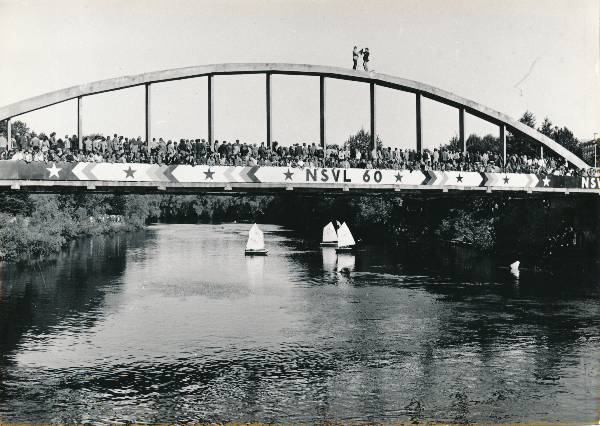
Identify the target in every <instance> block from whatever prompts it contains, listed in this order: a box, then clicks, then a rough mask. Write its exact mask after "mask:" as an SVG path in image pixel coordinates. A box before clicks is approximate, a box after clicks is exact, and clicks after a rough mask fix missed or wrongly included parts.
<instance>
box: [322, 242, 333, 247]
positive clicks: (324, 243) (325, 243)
mask: <svg viewBox="0 0 600 426" xmlns="http://www.w3.org/2000/svg"><path fill="white" fill-rule="evenodd" d="M321 247H337V242H336V241H325V242H322V243H321Z"/></svg>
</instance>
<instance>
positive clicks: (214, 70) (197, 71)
mask: <svg viewBox="0 0 600 426" xmlns="http://www.w3.org/2000/svg"><path fill="white" fill-rule="evenodd" d="M243 74H266V75H267V76H270V75H274V74H281V75H304V76H318V77H321V92H323V80H324V78H334V79H341V80H350V81H357V82H363V83H369V84H370V86H371V110H372V114H371V120H372V124H371V125H372V127H373V126H374V124H373V120H374V118H373V109H374V105H373V104H374V87H375V86H382V87H388V88H392V89H396V90H400V91H404V92H410V93H414V94H416V95H417V105H419V106H418V108H420V98H421V96H424V97H426V98H429V99H432V100H435V101H437V102H440V103H442V104H445V105H449V106H452V107H455V108H458V109H459V111H460V114H461V121H462V117H464V115H463V114H464V111H466V112H468V113H469V114H471V115H474V116H476V117H479V118H481V119H483V120H486V121H488V122H491V123H493V124H496V125H498V126H500V129H501V130H500V131H501V134H503V133H504V130H505V129H506V128H508V129H509V130H511V131H512V132H518V133H522V134H524V135H526V136H528V137H529V138H531V139H532V140H534V141H537V142H539V143H540V144H542V145H543V146H545V147H547V148H549V149H550V150H552V151H554V152H555V153H556V154H558V155H560V156H561V157H563V158H564V159H566V160H567V161H569V162H570V163H572V164H573V165H575V166H577V167H580V168H587V167H589V166H588V165H587V164H586V163H585V162H584V161H583V160H582V159H581V158H579V157H578V156H576V155H575V154H573V153H572V152H570V151H569V150H567V149H565V148H564V147H563V146H562V145H560V144H558V143H556V142H555V141H553V140H552V139H550V138H548V137H547V136H545V135H543V134H541V133H539V132H538V131H536V130H535V129H533V128H531V127H529V126H527V125H525V124H523V123H520V122H519V121H516V120H514V119H512V118H511V117H509V116H508V115H506V114H503V113H501V112H498V111H496V110H494V109H491V108H488V107H487V106H485V105H482V104H479V103H477V102H474V101H471V100H469V99H465V98H463V97H461V96H458V95H456V94H454V93H451V92H447V91H445V90H442V89H439V88H437V87H433V86H429V85H427V84H424V83H420V82H418V81H414V80H408V79H404V78H400V77H394V76H391V75H386V74H380V73H375V72H365V71H356V70H351V69H347V68H340V67H331V66H322V65H309V64H285V63H226V64H212V65H201V66H193V67H185V68H175V69H170V70H162V71H154V72H148V73H142V74H137V75H129V76H122V77H116V78H110V79H106V80H99V81H95V82H92V83H87V84H82V85H79V86H72V87H68V88H65V89H61V90H57V91H54V92H49V93H46V94H43V95H39V96H34V97H32V98H29V99H24V100H22V101H19V102H15V103H13V104H10V105H6V106H4V107H0V121H2V120H7V119H11V118H13V117H16V116H19V115H22V114H25V113H28V112H31V111H35V110H38V109H42V108H46V107H49V106H52V105H55V104H58V103H62V102H65V101H69V100H72V99H78V100H81V99H82V98H83V97H85V96H90V95H94V94H99V93H105V92H112V91H115V90H121V89H127V88H131V87H136V86H143V85H145V86H146V88H148V87H149V85H150V84H152V83H161V82H167V81H175V80H183V79H188V78H195V77H205V76H208V77H211V76H218V75H243ZM269 81H270V80H269V78H267V87H269V84H270V83H269ZM209 84H210V79H209ZM267 90H270V89H267ZM147 96H148V92H147ZM323 96H324V95H323V93H321V100H322V102H321V103H322V104H323ZM321 107H322V108H323V105H321ZM267 108H270V106H269V105H267ZM147 114H148V112H147ZM267 120H270V117H268V118H267ZM321 120H322V121H323V117H321ZM147 121H148V120H147ZM417 121H418V122H417V126H420V119H418V120H417ZM147 126H148V124H147ZM462 126H463V123H461V129H462ZM322 127H323V123H322ZM209 131H210V130H209ZM80 136H81V135H80ZM461 136H462V137H463V138H464V135H461ZM418 138H419V136H418Z"/></svg>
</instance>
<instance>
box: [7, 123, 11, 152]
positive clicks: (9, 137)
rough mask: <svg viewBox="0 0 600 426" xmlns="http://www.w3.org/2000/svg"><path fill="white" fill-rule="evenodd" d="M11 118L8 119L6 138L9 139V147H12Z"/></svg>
mask: <svg viewBox="0 0 600 426" xmlns="http://www.w3.org/2000/svg"><path fill="white" fill-rule="evenodd" d="M11 125H12V124H11V119H10V118H9V119H8V120H6V139H7V140H8V149H9V150H10V149H12V142H11V140H12V129H11Z"/></svg>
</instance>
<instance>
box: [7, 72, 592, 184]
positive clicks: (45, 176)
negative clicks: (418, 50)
mask: <svg viewBox="0 0 600 426" xmlns="http://www.w3.org/2000/svg"><path fill="white" fill-rule="evenodd" d="M244 74H264V75H265V96H266V123H265V126H266V135H267V140H266V142H267V146H270V144H271V76H272V75H274V74H278V75H302V76H316V77H319V80H320V91H319V96H320V144H321V145H322V146H323V147H324V146H325V144H326V142H327V141H326V114H325V84H326V81H327V79H341V80H350V81H356V82H362V83H365V84H368V85H369V87H370V98H369V103H370V135H371V148H372V149H374V148H375V140H374V138H375V135H376V128H375V126H376V110H375V97H376V88H377V87H387V88H392V89H396V90H400V91H404V92H410V93H413V94H414V95H415V111H416V122H415V126H416V135H417V140H416V149H417V150H419V151H422V147H423V143H422V142H423V140H422V125H423V121H422V114H421V100H422V98H423V97H426V98H429V99H432V100H435V101H438V102H440V103H443V104H446V105H449V106H452V107H455V108H457V110H458V119H459V120H458V121H459V139H460V142H461V144H462V147H463V150H466V145H465V131H464V114H465V112H467V113H469V114H472V115H474V116H476V117H479V118H482V119H484V120H486V121H488V122H491V123H493V124H495V125H497V126H498V128H499V133H500V139H501V141H502V143H503V149H504V158H506V131H507V130H509V131H511V132H513V133H521V134H523V135H526V136H527V137H529V138H530V139H531V140H532V142H533V143H539V144H541V145H542V146H544V147H546V148H548V149H549V150H551V151H553V152H555V153H556V154H558V155H559V156H561V157H563V158H564V159H566V160H567V161H569V162H570V163H571V164H573V165H574V166H576V167H579V168H586V167H588V166H587V164H586V163H585V162H584V161H583V160H581V159H580V158H579V157H577V156H576V155H575V154H573V153H572V152H570V151H568V150H566V149H565V148H564V147H562V146H561V145H560V144H558V143H556V142H555V141H553V140H552V139H550V138H548V137H546V136H544V135H543V134H541V133H539V132H537V131H536V130H535V129H532V128H530V127H528V126H526V125H524V124H522V123H520V122H518V121H516V120H513V119H512V118H510V117H508V116H507V115H505V114H502V113H500V112H498V111H495V110H493V109H491V108H488V107H486V106H484V105H481V104H479V103H477V102H474V101H471V100H468V99H465V98H463V97H461V96H458V95H456V94H453V93H450V92H447V91H444V90H441V89H438V88H436V87H433V86H429V85H426V84H423V83H420V82H417V81H413V80H407V79H403V78H399V77H393V76H389V75H385V74H379V73H375V72H363V71H356V70H351V69H346V68H339V67H330V66H318V65H306V64H278V63H245V64H215V65H203V66H194V67H186V68H177V69H172V70H163V71H156V72H150V73H144V74H139V75H132V76H124V77H118V78H112V79H108V80H101V81H96V82H93V83H88V84H83V85H80V86H74V87H69V88H66V89H62V90H58V91H55V92H50V93H46V94H43V95H39V96H35V97H33V98H29V99H25V100H22V101H20V102H16V103H13V104H10V105H7V106H4V107H1V108H0V120H9V122H10V120H11V119H12V118H14V117H17V116H19V115H21V114H25V113H27V112H31V111H35V110H39V109H42V108H45V107H48V106H51V105H55V104H58V103H61V102H66V101H69V100H74V99H76V100H77V104H78V109H77V110H78V114H77V128H78V135H79V143H80V146H81V144H82V136H83V135H82V121H83V118H82V101H83V99H84V98H85V97H87V96H92V95H95V94H99V93H105V92H111V91H116V90H121V89H126V88H131V87H136V86H144V87H145V93H146V96H145V105H144V108H145V128H146V132H145V135H146V140H150V139H151V133H152V129H151V126H150V123H151V119H150V112H151V97H150V93H151V92H150V87H151V85H152V84H157V83H161V82H168V81H175V80H182V79H188V78H196V77H207V85H208V96H207V102H208V115H207V117H206V119H207V124H208V127H207V128H208V140H209V141H210V142H212V141H213V139H214V132H213V123H214V120H213V110H214V109H213V77H214V76H219V75H244ZM8 129H9V131H10V126H8ZM9 140H10V138H9ZM6 163H9V162H2V164H0V186H5V187H6V186H7V185H9V186H11V187H13V188H17V187H19V188H20V187H21V186H35V185H34V184H36V185H37V186H41V187H48V186H52V187H58V186H61V184H59V182H62V185H65V186H81V185H85V186H87V187H89V188H97V187H98V186H103V185H104V186H106V187H118V186H119V187H120V186H127V187H133V186H136V185H139V186H141V187H158V188H167V187H175V186H182V185H183V186H186V185H187V187H190V188H191V187H195V188H201V187H205V188H208V187H211V185H212V186H218V187H220V188H229V189H231V188H233V187H237V188H252V187H257V186H258V187H274V186H276V187H281V188H285V189H293V188H294V187H297V188H301V187H303V186H306V185H308V186H310V187H311V188H316V187H317V186H316V185H319V186H320V187H323V188H325V187H329V186H327V185H333V187H332V188H337V189H345V190H348V189H351V188H363V189H365V188H369V189H372V188H373V187H374V186H375V188H379V189H398V188H401V187H405V188H409V187H410V188H413V187H425V186H428V187H432V186H433V187H444V188H445V189H446V190H447V189H448V188H450V189H452V188H455V187H456V188H461V189H465V188H467V189H469V188H472V189H475V188H479V189H485V188H487V189H488V190H490V188H493V187H504V188H505V189H509V188H510V189H524V190H527V191H531V190H535V188H541V189H545V190H549V189H551V188H553V187H556V189H559V190H564V189H565V188H567V187H574V189H575V188H578V189H586V190H587V189H588V188H590V189H591V188H594V189H595V188H596V187H597V186H596V185H597V183H598V182H597V180H595V179H593V178H591V179H592V180H590V181H588V182H587V183H586V184H585V185H584V183H579V179H580V178H572V179H574V180H573V181H572V182H571V181H570V183H566V181H565V179H566V178H562V177H556V176H553V177H542V176H536V175H523V174H514V176H512V175H510V174H503V175H502V176H501V175H500V174H497V176H496V174H495V173H475V172H462V173H458V172H420V171H416V172H413V173H410V174H409V175H410V176H411V177H410V178H406V177H399V176H404V175H403V173H408V172H400V173H398V172H397V171H392V170H381V171H369V172H365V171H364V170H359V169H347V170H346V171H342V174H341V175H340V174H339V173H337V172H336V170H335V169H319V170H317V169H315V170H312V171H310V170H308V169H307V170H302V171H301V173H299V172H298V171H297V170H293V171H290V170H287V169H286V170H284V169H283V168H282V169H281V170H279V168H274V167H268V168H267V167H261V168H258V167H256V168H247V167H246V168H244V167H212V168H209V167H208V166H196V167H192V166H159V165H149V164H131V165H129V164H125V165H124V164H102V163H100V164H93V163H75V164H67V163H61V164H51V165H35V164H29V165H27V164H23V163H19V164H12V165H8V164H6ZM57 169H58V171H57ZM205 169H206V170H205ZM267 169H271V170H267ZM290 172H293V173H292V174H291V175H290V174H289V173H290ZM455 175H456V176H455ZM509 175H510V176H509ZM299 176H301V177H302V178H301V179H300V177H299ZM559 178H560V179H559ZM569 179H571V178H569ZM32 181H34V182H32ZM240 185H241V186H240ZM323 185H326V186H323ZM592 185H593V186H592ZM582 186H584V188H582Z"/></svg>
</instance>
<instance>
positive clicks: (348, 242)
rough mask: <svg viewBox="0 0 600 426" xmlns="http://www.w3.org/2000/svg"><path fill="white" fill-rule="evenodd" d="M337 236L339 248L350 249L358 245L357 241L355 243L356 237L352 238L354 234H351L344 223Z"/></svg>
mask: <svg viewBox="0 0 600 426" xmlns="http://www.w3.org/2000/svg"><path fill="white" fill-rule="evenodd" d="M337 235H338V247H349V246H353V245H355V244H356V241H354V237H353V236H352V232H350V229H349V228H348V225H346V222H344V223H342V226H340V229H338V233H337Z"/></svg>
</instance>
